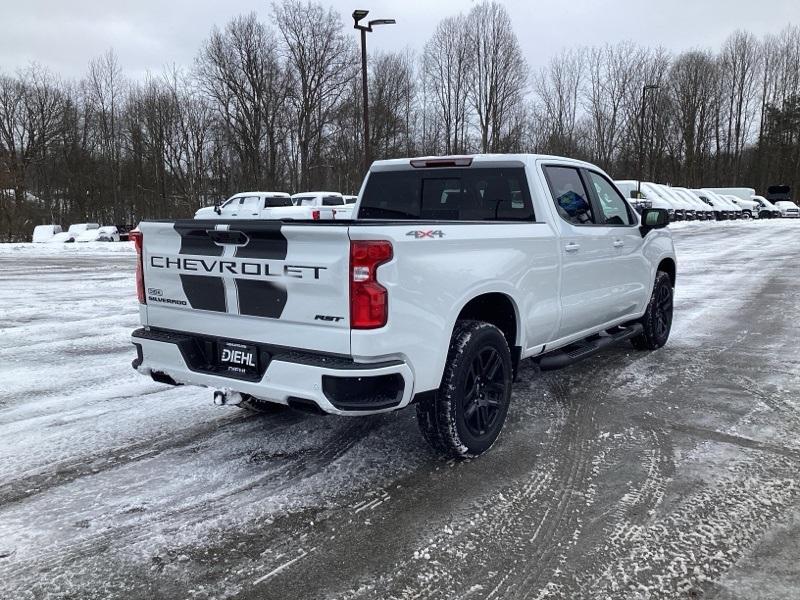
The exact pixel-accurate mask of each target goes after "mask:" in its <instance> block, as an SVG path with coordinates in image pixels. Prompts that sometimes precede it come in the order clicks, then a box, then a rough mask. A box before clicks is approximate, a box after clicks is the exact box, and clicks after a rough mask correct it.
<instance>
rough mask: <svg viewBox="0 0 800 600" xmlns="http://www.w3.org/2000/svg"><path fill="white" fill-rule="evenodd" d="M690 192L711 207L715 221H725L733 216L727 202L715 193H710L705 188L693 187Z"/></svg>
mask: <svg viewBox="0 0 800 600" xmlns="http://www.w3.org/2000/svg"><path fill="white" fill-rule="evenodd" d="M691 192H692V193H693V194H694V195H695V196H697V197H698V198H700V200H702V201H703V202H705V203H706V204H707V205H708V206H710V207H711V208H712V209H713V211H714V215H715V216H716V219H717V221H725V220H728V219H733V218H734V216H733V214H732V211H731V207H730V206H729V205H728V203H727V202H725V201H723V200H722V198H719V197H717V195H716V194H711V193H710V192H708V191H706V190H700V189H694V190H691Z"/></svg>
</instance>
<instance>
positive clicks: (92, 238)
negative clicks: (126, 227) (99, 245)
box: [75, 225, 120, 242]
mask: <svg viewBox="0 0 800 600" xmlns="http://www.w3.org/2000/svg"><path fill="white" fill-rule="evenodd" d="M75 241H76V242H118V241H120V237H119V231H117V228H116V227H115V226H114V225H107V226H105V227H98V228H97V229H87V230H86V231H84V232H83V233H81V234H79V235H78V236H77V237H76V238H75Z"/></svg>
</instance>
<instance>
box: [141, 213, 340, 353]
mask: <svg viewBox="0 0 800 600" xmlns="http://www.w3.org/2000/svg"><path fill="white" fill-rule="evenodd" d="M139 228H140V230H141V231H142V236H143V264H144V287H145V296H146V298H147V305H146V309H145V312H146V317H145V318H146V324H147V326H148V327H157V328H163V329H169V330H175V331H182V332H190V333H197V334H203V335H209V336H215V337H220V338H226V339H232V340H246V341H253V342H259V343H263V344H272V345H276V346H287V347H291V348H300V349H307V350H314V351H320V352H330V353H333V354H340V355H349V354H350V308H349V287H348V285H349V284H348V270H349V260H350V241H349V237H348V227H347V226H346V225H342V226H322V227H318V226H315V225H314V224H305V225H303V224H294V225H287V224H285V223H281V222H277V221H243V220H225V221H205V220H185V221H168V222H158V221H149V222H148V221H145V222H143V223H142V224H141V225H140V226H139Z"/></svg>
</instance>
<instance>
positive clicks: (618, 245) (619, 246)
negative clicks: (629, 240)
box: [614, 240, 625, 248]
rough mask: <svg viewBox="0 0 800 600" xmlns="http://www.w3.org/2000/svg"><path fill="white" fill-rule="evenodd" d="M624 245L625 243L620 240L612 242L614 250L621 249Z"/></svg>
mask: <svg viewBox="0 0 800 600" xmlns="http://www.w3.org/2000/svg"><path fill="white" fill-rule="evenodd" d="M624 245H625V242H623V241H622V240H614V248H622V247H623V246H624Z"/></svg>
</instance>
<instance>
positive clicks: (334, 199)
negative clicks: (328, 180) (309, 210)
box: [322, 196, 344, 206]
mask: <svg viewBox="0 0 800 600" xmlns="http://www.w3.org/2000/svg"><path fill="white" fill-rule="evenodd" d="M343 204H344V198H342V197H341V196H325V197H324V198H323V199H322V206H342V205H343Z"/></svg>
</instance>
